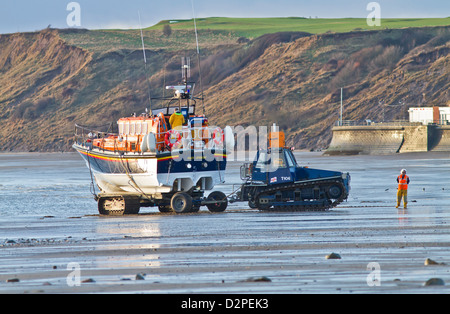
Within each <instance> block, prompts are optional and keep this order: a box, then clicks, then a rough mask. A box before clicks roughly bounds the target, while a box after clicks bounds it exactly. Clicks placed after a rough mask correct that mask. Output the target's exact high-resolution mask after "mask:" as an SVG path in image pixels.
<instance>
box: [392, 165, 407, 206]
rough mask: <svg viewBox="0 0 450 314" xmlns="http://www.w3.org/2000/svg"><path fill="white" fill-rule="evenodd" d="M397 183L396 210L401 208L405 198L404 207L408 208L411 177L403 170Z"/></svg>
mask: <svg viewBox="0 0 450 314" xmlns="http://www.w3.org/2000/svg"><path fill="white" fill-rule="evenodd" d="M397 183H398V190H397V206H396V207H395V208H398V207H399V206H400V203H401V202H402V198H403V207H404V208H406V206H407V205H408V184H409V177H408V176H407V175H406V170H405V169H402V171H401V172H400V175H399V176H398V177H397Z"/></svg>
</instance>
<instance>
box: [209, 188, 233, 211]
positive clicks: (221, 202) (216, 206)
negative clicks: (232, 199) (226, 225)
mask: <svg viewBox="0 0 450 314" xmlns="http://www.w3.org/2000/svg"><path fill="white" fill-rule="evenodd" d="M206 200H207V201H217V202H216V203H211V204H207V205H206V207H208V209H209V211H210V212H213V213H220V212H223V211H225V209H227V207H228V199H227V196H226V195H225V194H224V193H223V192H220V191H214V192H212V193H211V194H209V195H208V197H207V199H206Z"/></svg>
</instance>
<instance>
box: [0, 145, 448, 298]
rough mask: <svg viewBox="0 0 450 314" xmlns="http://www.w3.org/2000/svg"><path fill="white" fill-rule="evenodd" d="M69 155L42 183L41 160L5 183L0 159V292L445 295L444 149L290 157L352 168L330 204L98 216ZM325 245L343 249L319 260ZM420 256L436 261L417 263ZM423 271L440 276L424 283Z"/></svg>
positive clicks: (233, 169) (232, 179)
mask: <svg viewBox="0 0 450 314" xmlns="http://www.w3.org/2000/svg"><path fill="white" fill-rule="evenodd" d="M44 157H45V158H44V159H48V156H44ZM2 158H3V160H2V161H5V160H6V159H5V158H7V157H5V156H0V159H2ZM76 158H77V156H76V155H74V156H72V155H71V156H70V158H69V160H70V161H71V163H70V165H69V166H68V165H60V166H61V167H66V170H67V171H66V174H67V173H69V174H70V175H69V176H67V175H66V176H65V177H64V179H61V181H60V182H57V183H58V184H57V186H58V188H56V189H55V190H52V191H50V192H48V189H47V188H45V187H46V185H45V184H42V182H41V181H40V180H39V176H47V175H48V174H47V173H46V171H45V169H43V168H42V167H40V168H39V169H38V170H39V173H40V174H39V175H38V174H36V175H35V179H36V182H41V183H39V184H41V185H39V184H38V183H29V185H27V184H24V183H18V182H19V181H20V180H22V179H21V178H17V179H15V180H17V182H15V181H14V180H12V181H5V180H4V178H5V177H6V176H7V174H8V173H10V172H8V171H10V170H11V169H10V167H9V168H8V169H6V167H4V168H3V169H2V168H1V167H0V176H3V181H2V182H3V183H2V186H0V192H2V194H1V195H2V198H3V199H4V200H7V201H6V203H7V204H9V205H4V206H3V208H2V213H1V216H0V293H183V294H184V293H195V294H197V293H200V294H202V293H268V294H272V293H283V294H291V293H345V294H347V293H433V294H434V293H439V294H440V293H449V292H450V288H449V287H450V249H449V246H450V225H449V221H450V220H449V218H450V204H449V199H450V196H449V193H448V191H450V171H449V170H450V169H449V168H450V164H449V161H448V155H447V154H434V155H430V154H413V155H402V156H387V157H381V158H380V157H376V156H355V157H326V158H325V157H321V156H320V155H319V154H317V153H314V154H311V153H300V154H297V158H298V161H299V163H301V164H305V165H308V166H310V167H314V168H322V169H330V170H340V171H349V172H350V174H351V175H352V182H351V186H352V191H351V196H350V198H349V200H348V201H347V202H344V203H343V204H341V205H340V206H339V207H337V208H335V209H333V210H331V211H329V212H322V213H316V212H306V213H271V212H269V213H266V212H259V211H257V210H249V209H248V208H247V207H246V204H244V203H237V204H232V205H231V206H230V207H229V209H228V210H227V211H226V212H225V213H218V214H211V213H209V212H207V211H206V210H203V209H202V211H201V212H200V213H198V214H188V215H172V214H160V213H158V212H157V211H155V210H152V209H149V210H143V212H142V214H140V215H136V216H130V217H100V216H98V215H96V212H95V210H96V204H95V202H94V201H93V200H92V199H91V198H90V196H89V178H88V177H87V178H84V176H85V175H86V172H84V170H82V169H83V167H85V166H84V164H83V163H82V162H79V161H78V160H77V159H76ZM55 159H57V160H60V159H61V158H60V156H57V157H55ZM8 160H9V159H8ZM16 160H17V158H16ZM302 161H303V162H302ZM24 163H25V164H26V162H24ZM3 164H4V165H5V163H3ZM239 165H240V163H237V162H236V163H232V164H231V165H230V167H229V170H228V171H227V173H228V178H227V179H228V180H227V184H226V185H224V186H222V187H220V189H222V190H223V191H224V192H230V191H231V190H232V188H233V187H232V185H233V184H238V183H239V177H238V175H237V174H238V169H239ZM25 166H26V165H25ZM25 166H24V165H18V166H17V168H16V171H17V169H24V168H28V169H27V171H26V173H27V175H28V176H29V175H30V171H29V169H30V168H29V166H28V167H25ZM403 167H406V168H407V169H408V174H409V175H410V177H411V181H412V183H411V188H410V206H409V208H408V209H407V210H403V209H401V210H398V209H395V207H394V206H395V203H394V199H395V186H396V184H395V182H393V181H395V177H396V176H397V172H398V171H399V170H400V169H401V168H403ZM49 171H50V170H49ZM51 171H54V169H53V170H51ZM437 177H439V180H436V178H437ZM84 179H87V182H85V181H83V180H84ZM7 182H12V183H10V184H8V183H7ZM54 183H55V182H51V184H49V186H50V185H51V186H54V185H55V184H54ZM86 183H87V184H86ZM19 187H21V189H22V190H21V193H17V194H16V193H15V190H17V189H18V188H19ZM24 191H25V194H26V195H29V196H30V197H29V198H26V199H24V198H21V203H20V204H21V205H20V208H19V207H18V205H17V204H19V202H18V201H17V203H14V200H15V199H16V198H17V197H19V195H22V196H23V195H24ZM52 195H57V196H58V200H56V199H53V198H52ZM41 202H43V203H42V204H41ZM46 202H47V203H46ZM14 204H15V205H14ZM52 204H53V205H52ZM61 204H66V205H64V206H66V207H65V209H64V208H61V207H63V206H62V205H61ZM51 206H54V207H53V211H52V210H50V209H51ZM21 208H24V209H22V210H19V209H21ZM25 209H27V210H25ZM14 210H17V212H16V214H14ZM331 253H336V254H339V256H340V257H341V258H340V259H326V258H325V256H326V255H328V254H331ZM427 258H429V259H432V260H434V261H436V262H437V263H438V265H428V266H426V265H425V264H424V262H425V260H426V259H427ZM261 278H262V279H264V281H258V280H254V279H261ZM430 278H440V279H442V280H443V281H444V282H445V285H437V286H425V282H426V281H427V280H429V279H430ZM78 279H79V282H78V281H77V280H78Z"/></svg>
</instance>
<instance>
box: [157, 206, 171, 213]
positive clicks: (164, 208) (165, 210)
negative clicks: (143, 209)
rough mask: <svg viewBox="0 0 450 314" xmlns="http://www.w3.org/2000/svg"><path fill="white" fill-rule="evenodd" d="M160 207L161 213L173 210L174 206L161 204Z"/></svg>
mask: <svg viewBox="0 0 450 314" xmlns="http://www.w3.org/2000/svg"><path fill="white" fill-rule="evenodd" d="M158 209H159V212H160V213H171V212H172V207H170V205H159V206H158Z"/></svg>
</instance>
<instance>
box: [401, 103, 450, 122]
mask: <svg viewBox="0 0 450 314" xmlns="http://www.w3.org/2000/svg"><path fill="white" fill-rule="evenodd" d="M408 112H409V122H420V123H422V124H425V125H426V124H431V123H435V124H449V123H448V122H449V121H450V107H422V108H409V110H408Z"/></svg>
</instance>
